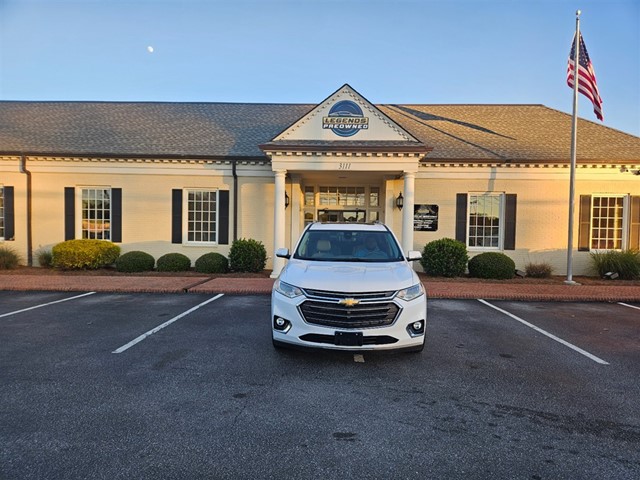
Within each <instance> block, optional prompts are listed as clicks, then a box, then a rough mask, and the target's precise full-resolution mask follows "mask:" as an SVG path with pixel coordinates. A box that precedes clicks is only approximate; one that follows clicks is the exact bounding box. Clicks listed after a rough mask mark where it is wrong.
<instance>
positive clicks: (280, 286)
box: [274, 279, 304, 298]
mask: <svg viewBox="0 0 640 480" xmlns="http://www.w3.org/2000/svg"><path fill="white" fill-rule="evenodd" d="M274 288H275V289H276V292H280V293H281V294H282V295H284V296H285V297H289V298H295V297H299V296H300V295H304V294H303V293H302V290H300V289H299V288H298V287H294V286H293V285H289V284H288V283H286V282H283V281H281V280H280V279H278V280H276V283H275V284H274Z"/></svg>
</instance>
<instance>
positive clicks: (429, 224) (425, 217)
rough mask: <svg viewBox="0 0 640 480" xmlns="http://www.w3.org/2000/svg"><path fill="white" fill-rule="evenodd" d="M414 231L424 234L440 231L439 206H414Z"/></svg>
mask: <svg viewBox="0 0 640 480" xmlns="http://www.w3.org/2000/svg"><path fill="white" fill-rule="evenodd" d="M413 229H414V230H416V231H423V232H435V231H436V230H438V205H414V206H413Z"/></svg>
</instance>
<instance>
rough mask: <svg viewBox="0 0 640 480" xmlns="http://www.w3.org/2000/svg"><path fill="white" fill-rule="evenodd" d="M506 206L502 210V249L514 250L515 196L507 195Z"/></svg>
mask: <svg viewBox="0 0 640 480" xmlns="http://www.w3.org/2000/svg"><path fill="white" fill-rule="evenodd" d="M505 197H506V205H505V209H504V217H505V218H504V249H505V250H515V249H516V204H517V195H516V194H515V193H507V194H506V195H505Z"/></svg>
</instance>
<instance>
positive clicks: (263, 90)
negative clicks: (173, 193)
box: [0, 0, 640, 136]
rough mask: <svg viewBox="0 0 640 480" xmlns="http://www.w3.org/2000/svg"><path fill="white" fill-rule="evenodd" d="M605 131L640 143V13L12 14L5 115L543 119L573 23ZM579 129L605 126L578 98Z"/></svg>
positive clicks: (358, 0) (631, 8)
mask: <svg viewBox="0 0 640 480" xmlns="http://www.w3.org/2000/svg"><path fill="white" fill-rule="evenodd" d="M577 9H580V10H581V11H582V14H581V16H580V29H581V32H582V35H583V37H584V40H585V43H586V46H587V50H588V52H589V55H590V57H591V61H592V63H593V67H594V70H595V74H596V78H597V82H598V87H599V89H600V95H601V97H602V99H603V112H604V122H602V123H603V124H604V125H606V126H608V127H611V128H615V129H617V130H621V131H624V132H627V133H631V134H633V135H636V136H640V0H620V1H617V0H571V1H569V0H500V1H498V0H227V1H222V0H208V1H205V0H129V1H125V0H66V1H65V0H0V100H38V101H142V102H148V101H161V102H241V103H242V102H250V103H254V102H256V103H313V104H317V103H320V102H321V101H322V100H324V99H325V98H326V97H328V96H329V95H330V94H332V93H333V92H334V91H335V90H337V89H338V88H339V87H341V86H342V85H343V84H345V83H348V84H349V85H351V86H352V87H353V88H354V89H356V90H357V91H358V92H359V93H360V94H362V95H363V96H364V97H365V98H367V99H368V100H369V101H370V102H372V103H374V104H389V103H400V104H461V103H462V104H543V105H546V106H547V107H550V108H554V109H557V110H560V111H562V112H565V113H568V114H571V113H572V106H573V97H572V91H571V89H570V88H569V87H568V86H567V84H566V71H567V60H568V56H569V51H570V48H571V42H572V39H573V35H574V32H575V18H576V15H575V12H576V10H577ZM579 116H580V117H581V118H585V119H588V120H591V121H594V122H596V123H601V122H599V121H598V120H597V119H596V117H595V115H594V114H593V109H592V105H591V103H590V101H589V100H588V99H587V98H586V97H584V96H582V95H581V96H580V99H579Z"/></svg>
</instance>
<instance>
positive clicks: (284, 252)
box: [276, 248, 291, 259]
mask: <svg viewBox="0 0 640 480" xmlns="http://www.w3.org/2000/svg"><path fill="white" fill-rule="evenodd" d="M276 257H280V258H286V259H289V258H291V255H289V249H288V248H279V249H277V250H276Z"/></svg>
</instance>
